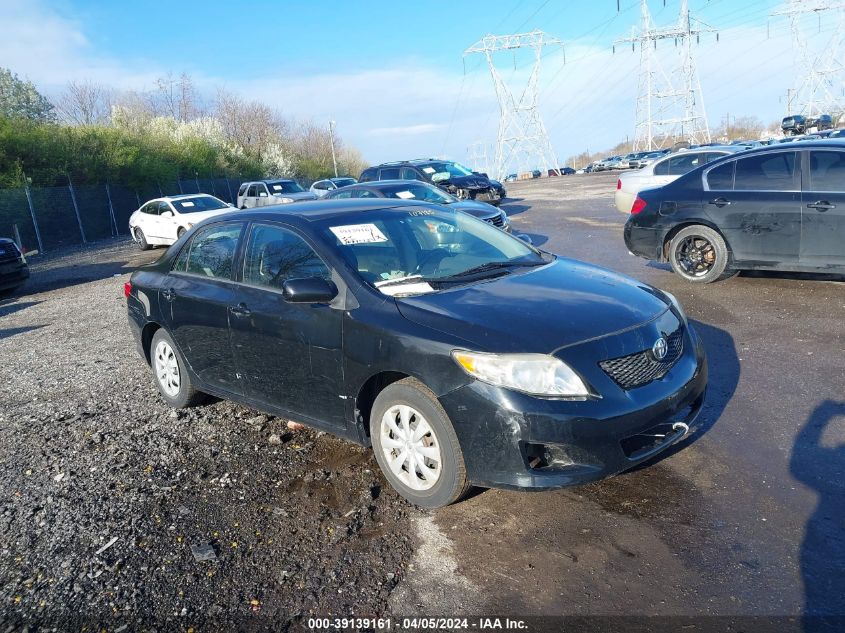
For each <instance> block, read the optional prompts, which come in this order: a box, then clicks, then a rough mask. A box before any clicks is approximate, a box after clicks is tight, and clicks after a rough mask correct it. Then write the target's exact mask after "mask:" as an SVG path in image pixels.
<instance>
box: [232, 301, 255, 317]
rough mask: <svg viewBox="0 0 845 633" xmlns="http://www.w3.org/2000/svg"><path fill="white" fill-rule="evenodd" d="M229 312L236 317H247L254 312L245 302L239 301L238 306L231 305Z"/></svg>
mask: <svg viewBox="0 0 845 633" xmlns="http://www.w3.org/2000/svg"><path fill="white" fill-rule="evenodd" d="M229 312H231V313H232V314H233V315H235V316H236V317H246V316H249V315H250V314H252V310H250V309H249V308H247V307H246V304H245V303H239V304H238V305H236V306H229Z"/></svg>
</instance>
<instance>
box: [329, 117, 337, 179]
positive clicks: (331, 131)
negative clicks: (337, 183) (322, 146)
mask: <svg viewBox="0 0 845 633" xmlns="http://www.w3.org/2000/svg"><path fill="white" fill-rule="evenodd" d="M334 126H335V122H334V121H329V142H330V143H331V145H332V165H334V177H335V178H337V158H335V155H334Z"/></svg>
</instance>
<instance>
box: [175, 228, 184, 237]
mask: <svg viewBox="0 0 845 633" xmlns="http://www.w3.org/2000/svg"><path fill="white" fill-rule="evenodd" d="M184 234H185V228H184V227H181V226H180V227H179V228H178V229H176V239H177V240H179V239H182V236H183V235H184Z"/></svg>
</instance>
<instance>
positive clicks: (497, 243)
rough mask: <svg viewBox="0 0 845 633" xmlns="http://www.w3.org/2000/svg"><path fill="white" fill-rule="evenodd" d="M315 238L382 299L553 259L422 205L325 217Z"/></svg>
mask: <svg viewBox="0 0 845 633" xmlns="http://www.w3.org/2000/svg"><path fill="white" fill-rule="evenodd" d="M321 234H322V236H323V238H324V239H325V241H326V242H327V243H328V244H331V245H332V246H333V247H334V248H335V249H337V251H338V252H339V253H340V255H341V256H342V257H343V258H344V259H345V260H346V262H347V263H348V264H349V265H350V266H351V267H352V268H353V269H354V270H356V271H358V274H359V275H360V276H361V278H362V279H363V280H364V281H366V282H367V283H368V284H370V285H372V286H373V287H375V288H378V289H379V290H380V291H381V292H383V293H384V294H387V295H408V294H424V293H430V292H437V291H439V290H442V289H444V288H450V287H454V286H455V285H464V284H470V283H475V282H477V281H480V280H481V279H489V278H490V277H495V276H500V275H507V274H510V273H512V272H513V271H515V270H519V269H520V268H521V267H525V266H539V265H542V264H545V263H547V262H548V261H551V258H552V257H553V256H550V255H544V254H542V253H540V252H539V251H537V250H536V249H534V248H532V247H531V246H529V245H527V244H526V243H524V242H523V241H521V240H519V239H517V238H515V237H511V236H510V235H508V234H507V233H505V232H504V231H501V230H499V229H497V228H495V227H493V226H491V225H490V224H488V223H486V222H482V221H481V220H477V219H475V218H474V217H472V216H469V215H466V214H463V213H453V212H450V211H447V210H445V209H442V208H441V209H436V208H431V207H424V206H409V207H400V208H396V209H384V210H381V211H374V210H373V211H366V212H364V213H354V214H349V215H345V216H343V217H342V218H341V217H334V218H330V219H328V220H326V221H324V223H323V227H322V228H321Z"/></svg>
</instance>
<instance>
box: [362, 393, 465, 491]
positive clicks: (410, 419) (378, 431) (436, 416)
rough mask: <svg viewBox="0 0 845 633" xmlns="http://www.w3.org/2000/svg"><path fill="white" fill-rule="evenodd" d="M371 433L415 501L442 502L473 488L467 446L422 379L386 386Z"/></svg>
mask: <svg viewBox="0 0 845 633" xmlns="http://www.w3.org/2000/svg"><path fill="white" fill-rule="evenodd" d="M370 434H371V438H372V443H373V451H374V452H375V456H376V461H377V462H378V464H379V466H380V467H381V470H382V472H383V473H384V476H385V477H386V478H387V480H388V481H389V482H390V485H391V486H393V488H394V489H395V490H396V491H397V492H398V493H399V494H401V495H402V496H403V497H405V498H406V499H407V500H408V501H410V502H411V503H413V504H415V505H418V506H421V507H424V508H440V507H443V506H446V505H449V504H450V503H454V502H455V501H458V500H459V499H460V498H461V497H463V496H464V495H465V494H466V493H467V491H468V490H469V489H470V487H471V486H470V484H469V482H468V481H467V476H466V467H465V465H464V457H463V452H462V451H461V446H460V444H459V442H458V437H457V435H456V434H455V429H454V428H453V427H452V423H451V422H450V421H449V416H447V415H446V412H445V411H444V410H443V407H442V406H440V403H439V402H438V400H437V398H436V396H435V395H434V393H432V391H431V390H430V389H428V388H427V387H426V386H425V385H423V384H422V383H421V382H419V381H418V380H415V379H413V378H405V379H404V380H400V381H398V382H395V383H393V384H392V385H389V386H388V387H386V388H385V389H384V390H383V391H382V392H381V393H380V394H379V395H378V397H377V398H376V400H375V402H374V403H373V409H372V412H371V415H370Z"/></svg>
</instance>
